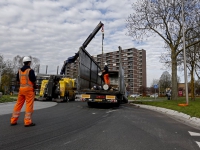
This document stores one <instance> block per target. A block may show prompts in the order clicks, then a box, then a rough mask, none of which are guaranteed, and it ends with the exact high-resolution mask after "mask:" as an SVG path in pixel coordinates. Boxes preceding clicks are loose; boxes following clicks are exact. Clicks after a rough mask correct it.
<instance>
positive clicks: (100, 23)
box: [60, 21, 104, 75]
mask: <svg viewBox="0 0 200 150" xmlns="http://www.w3.org/2000/svg"><path fill="white" fill-rule="evenodd" d="M103 25H104V24H103V23H102V22H101V21H100V22H99V24H98V25H97V26H96V28H95V29H94V30H93V32H92V33H91V34H90V35H89V36H88V38H87V39H86V40H85V42H84V43H83V45H82V47H83V48H84V49H85V48H86V47H87V46H88V44H89V43H90V41H91V40H92V39H93V38H94V36H95V35H96V34H97V32H98V31H99V30H100V29H101V27H103ZM78 56H79V54H78V53H75V56H72V57H69V58H68V59H67V60H65V61H64V64H63V66H62V69H61V72H60V74H61V75H62V74H65V67H66V65H67V64H68V63H73V62H75V60H76V59H77V58H78Z"/></svg>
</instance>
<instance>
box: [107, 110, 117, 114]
mask: <svg viewBox="0 0 200 150" xmlns="http://www.w3.org/2000/svg"><path fill="white" fill-rule="evenodd" d="M113 111H117V110H110V111H107V112H106V113H111V112H113Z"/></svg>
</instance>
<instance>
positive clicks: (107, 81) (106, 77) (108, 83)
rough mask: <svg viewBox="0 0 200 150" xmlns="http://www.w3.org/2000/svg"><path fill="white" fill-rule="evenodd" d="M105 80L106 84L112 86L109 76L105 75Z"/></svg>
mask: <svg viewBox="0 0 200 150" xmlns="http://www.w3.org/2000/svg"><path fill="white" fill-rule="evenodd" d="M103 79H104V82H105V84H107V85H110V79H109V74H104V76H103Z"/></svg>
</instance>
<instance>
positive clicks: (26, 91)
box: [10, 88, 35, 125]
mask: <svg viewBox="0 0 200 150" xmlns="http://www.w3.org/2000/svg"><path fill="white" fill-rule="evenodd" d="M34 98H35V92H34V89H33V88H20V89H19V94H18V99H17V102H16V104H15V106H14V109H13V114H12V117H11V120H10V122H11V124H14V123H17V120H18V118H19V115H20V111H21V109H22V107H23V105H24V102H26V108H25V117H24V125H29V124H31V123H32V118H31V116H32V113H33V103H34Z"/></svg>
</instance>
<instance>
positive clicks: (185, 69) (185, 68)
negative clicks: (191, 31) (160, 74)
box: [182, 0, 189, 104]
mask: <svg viewBox="0 0 200 150" xmlns="http://www.w3.org/2000/svg"><path fill="white" fill-rule="evenodd" d="M183 1H184V0H182V22H183V23H182V25H183V28H182V32H183V54H184V77H185V96H186V104H189V101H188V81H187V67H186V52H185V25H184V10H183V7H184V4H183Z"/></svg>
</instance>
